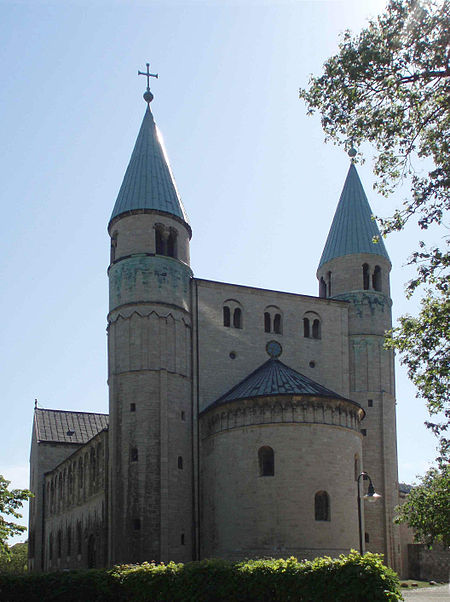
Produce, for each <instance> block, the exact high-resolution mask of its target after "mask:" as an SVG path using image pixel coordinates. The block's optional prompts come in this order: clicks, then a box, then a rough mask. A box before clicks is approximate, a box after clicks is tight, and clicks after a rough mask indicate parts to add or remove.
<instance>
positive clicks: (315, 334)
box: [312, 318, 320, 339]
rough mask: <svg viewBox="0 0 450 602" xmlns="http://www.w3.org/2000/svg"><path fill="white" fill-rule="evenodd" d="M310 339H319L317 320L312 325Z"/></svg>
mask: <svg viewBox="0 0 450 602" xmlns="http://www.w3.org/2000/svg"><path fill="white" fill-rule="evenodd" d="M312 338H313V339H320V320H318V319H317V318H316V319H315V320H314V322H313V325H312Z"/></svg>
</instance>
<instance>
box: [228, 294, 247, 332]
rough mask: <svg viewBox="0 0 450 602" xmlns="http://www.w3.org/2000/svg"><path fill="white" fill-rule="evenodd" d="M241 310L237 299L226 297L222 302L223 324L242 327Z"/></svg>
mask: <svg viewBox="0 0 450 602" xmlns="http://www.w3.org/2000/svg"><path fill="white" fill-rule="evenodd" d="M243 315H244V314H243V311H242V307H241V304H240V303H239V301H236V300H235V299H227V300H226V301H224V304H223V325H224V326H226V327H227V328H229V327H233V328H243Z"/></svg>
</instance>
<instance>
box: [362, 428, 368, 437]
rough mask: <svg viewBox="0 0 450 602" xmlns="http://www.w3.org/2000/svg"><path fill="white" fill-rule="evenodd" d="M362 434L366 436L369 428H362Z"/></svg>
mask: <svg viewBox="0 0 450 602" xmlns="http://www.w3.org/2000/svg"><path fill="white" fill-rule="evenodd" d="M361 435H363V436H364V437H365V436H366V435H367V429H361Z"/></svg>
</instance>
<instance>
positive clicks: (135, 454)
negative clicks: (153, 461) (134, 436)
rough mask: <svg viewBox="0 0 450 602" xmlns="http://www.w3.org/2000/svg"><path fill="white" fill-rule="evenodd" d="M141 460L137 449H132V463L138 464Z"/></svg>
mask: <svg viewBox="0 0 450 602" xmlns="http://www.w3.org/2000/svg"><path fill="white" fill-rule="evenodd" d="M138 460H139V454H138V449H137V447H132V448H131V450H130V461H131V462H137V461H138Z"/></svg>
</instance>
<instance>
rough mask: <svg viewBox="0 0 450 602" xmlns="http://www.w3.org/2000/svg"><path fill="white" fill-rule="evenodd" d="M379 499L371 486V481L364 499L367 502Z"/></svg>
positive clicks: (379, 496) (378, 495)
mask: <svg viewBox="0 0 450 602" xmlns="http://www.w3.org/2000/svg"><path fill="white" fill-rule="evenodd" d="M380 498H381V495H380V494H379V493H376V491H375V488H374V486H373V485H372V481H370V483H369V487H368V489H367V493H366V494H365V495H364V499H365V500H367V501H368V502H371V503H373V502H376V501H377V500H379V499H380Z"/></svg>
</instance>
